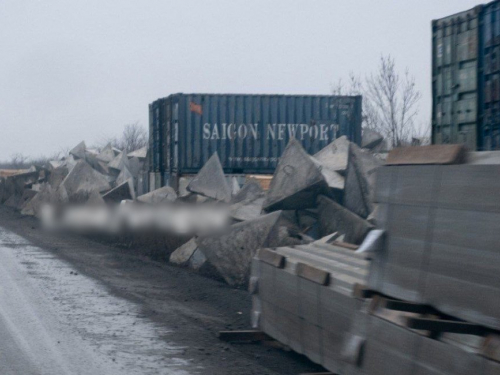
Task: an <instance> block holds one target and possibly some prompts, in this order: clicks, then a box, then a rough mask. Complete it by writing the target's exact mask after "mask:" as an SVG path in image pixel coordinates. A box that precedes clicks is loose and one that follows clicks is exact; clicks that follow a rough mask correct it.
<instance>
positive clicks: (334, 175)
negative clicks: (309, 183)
mask: <svg viewBox="0 0 500 375" xmlns="http://www.w3.org/2000/svg"><path fill="white" fill-rule="evenodd" d="M311 159H312V160H313V162H314V163H315V164H316V166H317V167H318V168H319V169H320V170H321V174H322V175H323V179H324V180H325V182H326V184H327V185H328V187H329V188H331V189H335V190H344V187H345V178H344V176H342V175H341V174H340V173H338V172H336V171H334V170H332V169H330V168H328V167H326V166H324V165H323V164H321V163H320V162H319V161H318V160H317V159H315V158H314V157H312V156H311Z"/></svg>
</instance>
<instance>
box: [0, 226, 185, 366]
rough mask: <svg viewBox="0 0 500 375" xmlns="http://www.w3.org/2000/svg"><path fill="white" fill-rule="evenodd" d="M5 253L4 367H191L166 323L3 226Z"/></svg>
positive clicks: (0, 353) (0, 306)
mask: <svg viewBox="0 0 500 375" xmlns="http://www.w3.org/2000/svg"><path fill="white" fill-rule="evenodd" d="M0 259H1V261H0V374H2V375H10V374H12V375H14V374H15V375H20V374H23V375H31V374H33V375H35V374H36V375H38V374H40V375H44V374H47V375H49V374H50V375H66V374H82V375H83V374H89V375H90V374H93V375H95V374H110V375H112V374H172V375H177V374H179V375H181V374H188V373H189V372H188V371H186V370H185V368H186V367H187V365H188V361H187V360H185V359H180V358H176V355H177V354H179V355H180V354H181V353H182V352H183V348H180V347H175V346H170V345H168V344H167V343H165V341H164V340H163V339H162V338H161V337H162V336H164V335H166V334H168V332H167V331H166V330H165V329H164V328H162V327H158V326H155V324H154V323H152V322H150V321H147V320H146V319H141V318H140V317H139V310H138V308H137V307H136V306H135V305H134V304H132V303H130V302H127V301H125V300H123V299H120V298H117V297H115V296H112V295H111V294H109V292H108V291H107V290H106V288H104V287H103V286H102V285H100V284H99V283H97V282H95V281H93V280H92V279H90V278H88V277H86V276H83V275H81V274H80V273H79V272H78V271H77V270H75V269H73V268H72V267H71V266H70V265H69V264H67V263H65V262H63V261H61V260H59V259H57V258H56V257H54V256H52V255H50V254H49V253H47V252H46V251H44V250H42V249H40V248H38V247H36V246H33V245H31V244H30V243H29V242H27V241H26V240H24V239H23V238H22V237H19V236H17V235H15V234H13V233H12V232H9V231H8V230H6V229H2V228H0ZM165 354H169V355H168V356H167V357H165Z"/></svg>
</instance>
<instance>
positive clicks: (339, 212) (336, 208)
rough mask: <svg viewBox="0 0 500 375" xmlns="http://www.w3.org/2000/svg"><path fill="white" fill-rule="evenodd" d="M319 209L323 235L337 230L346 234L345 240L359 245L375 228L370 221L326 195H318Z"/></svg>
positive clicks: (321, 233)
mask: <svg viewBox="0 0 500 375" xmlns="http://www.w3.org/2000/svg"><path fill="white" fill-rule="evenodd" d="M318 211H319V227H320V235H321V236H322V237H324V236H327V235H329V234H332V233H335V232H337V233H339V234H344V235H345V237H344V241H345V242H348V243H352V244H356V245H358V244H360V243H361V242H363V239H364V238H365V236H366V234H367V233H368V232H369V231H370V230H372V229H374V227H373V225H371V224H370V223H369V222H368V221H366V220H364V219H363V218H361V217H359V216H358V215H356V214H354V213H352V212H351V211H349V210H347V209H346V208H345V207H342V206H341V205H340V204H338V203H337V202H334V201H333V200H331V199H330V198H327V197H325V196H321V195H320V196H319V197H318Z"/></svg>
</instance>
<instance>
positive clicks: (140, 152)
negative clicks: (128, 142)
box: [127, 146, 148, 161]
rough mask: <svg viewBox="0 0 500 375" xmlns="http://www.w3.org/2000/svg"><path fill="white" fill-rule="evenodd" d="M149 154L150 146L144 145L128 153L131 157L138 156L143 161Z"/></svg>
mask: <svg viewBox="0 0 500 375" xmlns="http://www.w3.org/2000/svg"><path fill="white" fill-rule="evenodd" d="M147 155H148V146H145V147H142V148H140V149H137V150H135V151H132V152H129V153H128V154H127V156H128V157H129V158H138V159H139V160H141V161H144V160H145V159H146V157H147Z"/></svg>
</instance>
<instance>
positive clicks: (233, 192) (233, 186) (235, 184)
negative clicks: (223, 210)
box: [231, 177, 241, 196]
mask: <svg viewBox="0 0 500 375" xmlns="http://www.w3.org/2000/svg"><path fill="white" fill-rule="evenodd" d="M240 190H241V188H240V183H239V182H238V179H237V178H236V177H232V178H231V195H232V196H235V195H236V194H238V192H239V191H240Z"/></svg>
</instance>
